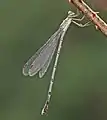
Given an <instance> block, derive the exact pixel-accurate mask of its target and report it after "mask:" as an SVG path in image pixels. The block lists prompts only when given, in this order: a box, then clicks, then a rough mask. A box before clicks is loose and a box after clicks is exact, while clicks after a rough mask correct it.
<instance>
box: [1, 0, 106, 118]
mask: <svg viewBox="0 0 107 120" xmlns="http://www.w3.org/2000/svg"><path fill="white" fill-rule="evenodd" d="M88 2H89V4H90V3H91V2H92V1H91V2H90V1H89V0H88ZM91 4H92V3H91ZM68 10H73V11H75V12H76V9H75V7H74V6H73V5H72V6H71V5H69V3H68V1H67V0H29V1H28V0H0V120H107V38H106V37H105V36H104V35H103V34H102V33H101V32H99V31H96V30H95V27H94V26H93V25H92V26H90V27H87V28H78V27H77V26H75V25H73V24H72V25H71V26H70V28H69V30H68V32H67V34H66V36H65V38H64V43H63V47H62V49H61V55H60V59H59V65H58V68H57V73H56V78H55V84H54V89H53V96H52V99H51V103H50V106H49V113H48V117H46V116H41V115H40V111H41V109H42V107H43V105H44V102H45V99H46V95H47V89H48V85H49V80H50V77H51V71H52V66H53V64H51V66H50V68H49V70H48V72H47V73H46V75H45V76H44V78H43V79H39V78H38V75H36V76H34V77H25V76H23V74H22V67H23V65H24V63H25V62H26V61H27V60H28V59H29V57H31V56H32V55H33V54H34V53H35V52H36V50H37V49H38V48H40V46H42V45H43V44H44V43H45V42H46V40H47V39H48V38H49V37H50V36H51V35H52V34H53V33H54V32H55V30H57V28H58V26H59V24H60V22H61V21H62V20H63V19H64V18H65V17H66V15H67V12H68ZM94 10H96V9H95V8H94ZM96 11H97V10H96ZM106 14H107V12H106V11H102V10H100V16H102V18H104V20H106V19H107V15H106Z"/></svg>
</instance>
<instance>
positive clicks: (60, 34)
mask: <svg viewBox="0 0 107 120" xmlns="http://www.w3.org/2000/svg"><path fill="white" fill-rule="evenodd" d="M77 16H78V14H75V13H74V12H72V11H69V12H68V16H67V18H65V20H63V22H62V23H61V24H60V26H59V28H58V30H57V31H56V32H55V33H54V34H53V35H52V36H51V37H50V38H49V40H48V41H47V42H46V43H45V44H44V45H43V46H42V47H41V48H40V49H39V50H38V51H37V52H36V53H35V54H34V55H33V56H32V57H31V58H30V59H29V60H28V62H27V63H26V64H25V65H24V67H23V74H24V75H25V76H28V75H29V76H34V75H35V74H37V73H39V77H40V78H42V77H43V76H44V75H45V73H46V72H47V70H48V67H49V65H50V63H51V61H52V58H53V55H54V54H55V51H56V49H57V52H56V58H55V62H54V66H53V70H52V75H51V80H50V84H49V89H48V95H47V99H46V102H45V105H44V107H43V109H42V112H41V114H42V115H43V114H46V113H47V111H48V105H49V102H50V99H51V96H52V88H53V83H54V80H55V73H56V68H57V64H58V59H59V56H60V51H61V47H62V43H63V40H64V36H65V34H66V32H67V30H68V28H69V26H70V24H71V23H74V24H76V25H77V26H79V27H86V26H89V22H88V23H86V24H84V25H82V24H80V23H77V22H76V21H82V20H83V19H84V16H83V17H82V18H81V19H78V18H76V17H77Z"/></svg>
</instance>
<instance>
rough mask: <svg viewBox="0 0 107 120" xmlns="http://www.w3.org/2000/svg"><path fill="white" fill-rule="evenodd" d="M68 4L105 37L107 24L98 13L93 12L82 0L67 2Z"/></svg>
mask: <svg viewBox="0 0 107 120" xmlns="http://www.w3.org/2000/svg"><path fill="white" fill-rule="evenodd" d="M69 3H73V4H74V5H75V6H76V7H77V8H78V9H79V10H80V11H82V13H83V14H84V15H85V16H86V17H87V18H89V19H90V20H91V21H92V22H93V23H94V24H95V27H96V29H97V30H100V31H101V32H102V33H103V34H105V35H106V36H107V24H106V23H105V22H104V21H103V20H102V19H101V17H99V16H98V15H97V13H98V12H95V11H93V10H92V9H91V8H90V7H89V6H88V5H87V4H86V3H85V2H84V1H83V0H69Z"/></svg>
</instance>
